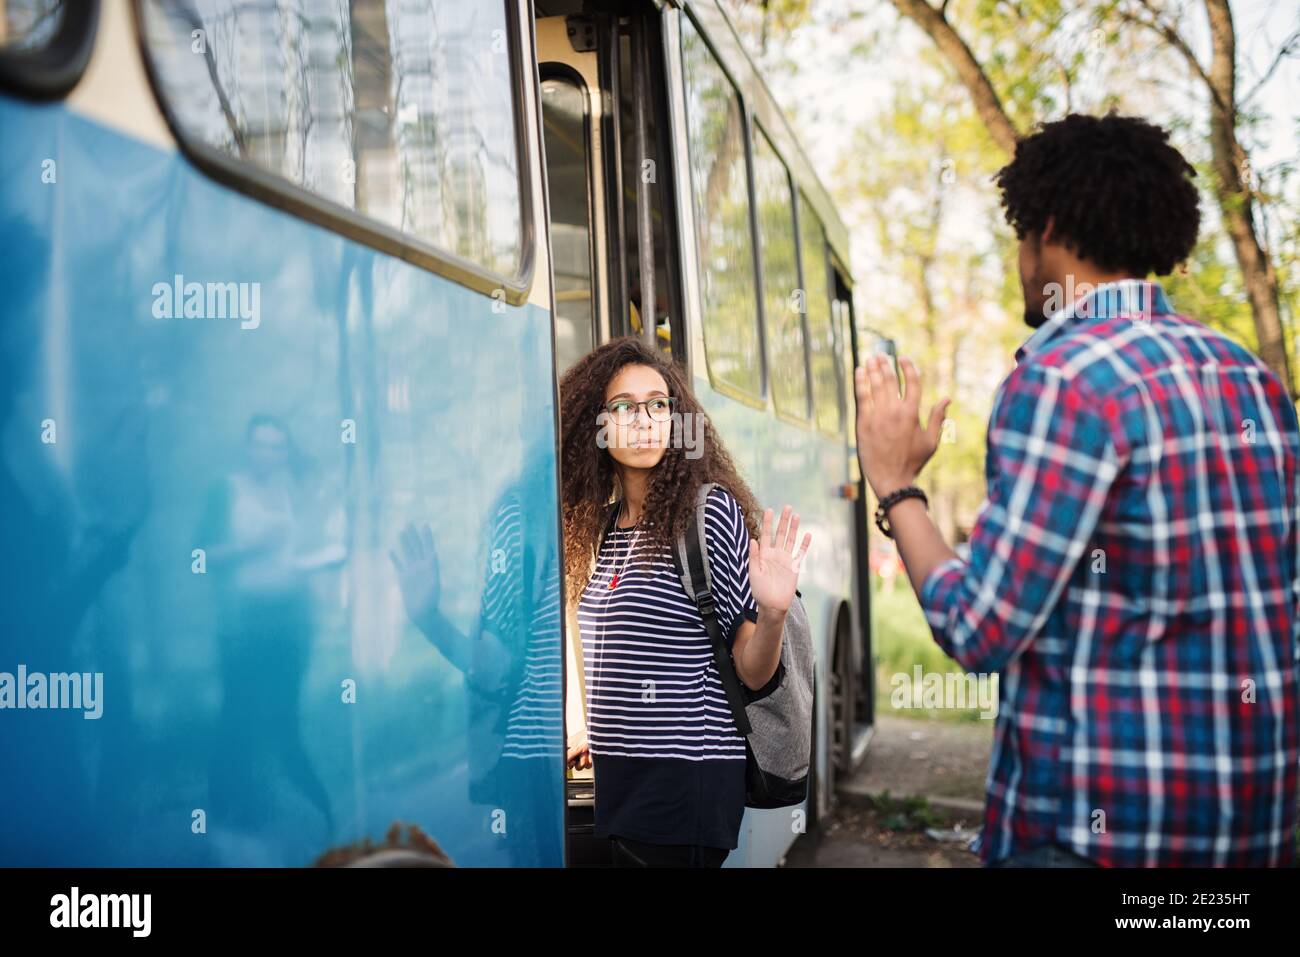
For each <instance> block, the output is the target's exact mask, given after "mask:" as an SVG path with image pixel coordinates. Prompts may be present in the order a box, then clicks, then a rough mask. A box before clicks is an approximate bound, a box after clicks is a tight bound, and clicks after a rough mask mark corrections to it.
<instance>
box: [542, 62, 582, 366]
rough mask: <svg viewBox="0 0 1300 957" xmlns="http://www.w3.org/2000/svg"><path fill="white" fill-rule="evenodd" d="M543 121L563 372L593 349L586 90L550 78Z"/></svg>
mask: <svg viewBox="0 0 1300 957" xmlns="http://www.w3.org/2000/svg"><path fill="white" fill-rule="evenodd" d="M542 120H543V127H544V130H545V139H546V177H547V182H548V184H549V190H550V201H551V259H552V262H553V265H554V269H555V349H556V357H557V361H558V363H559V370H560V371H561V372H563V371H564V370H565V369H567V368H568V367H569V366H571V365H572V364H573V363H574V362H576V361H577V360H578V359H580V358H582V357H583V356H584V355H586V354H587V353H588V352H590V351H591V349H592V345H593V325H592V302H593V296H592V268H591V204H590V193H589V191H588V189H587V150H588V147H587V118H586V101H585V98H584V95H583V92H582V90H581V89H579V88H578V86H577V85H576V84H574V83H573V82H571V81H569V80H561V79H549V80H544V81H543V82H542Z"/></svg>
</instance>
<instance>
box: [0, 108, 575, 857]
mask: <svg viewBox="0 0 1300 957" xmlns="http://www.w3.org/2000/svg"><path fill="white" fill-rule="evenodd" d="M0 128H2V129H3V130H4V131H5V135H4V139H3V144H2V145H0V175H3V180H4V182H5V183H6V184H7V185H6V189H5V190H4V191H2V192H0V236H2V237H3V243H4V250H3V255H2V256H0V285H2V288H3V289H4V296H5V306H4V308H3V311H0V514H2V515H3V543H2V544H0V580H2V581H3V588H2V589H0V621H3V626H0V767H3V768H4V773H5V782H4V787H3V788H0V822H3V824H2V825H0V864H3V865H14V864H27V865H200V866H202V865H305V864H310V863H312V862H313V861H315V860H316V859H317V857H318V856H319V855H321V854H322V853H323V852H326V851H327V850H329V849H331V848H339V847H341V846H343V845H348V844H350V843H352V842H355V841H359V840H361V839H364V838H369V839H371V840H374V841H381V840H382V839H383V837H384V834H385V832H386V831H387V830H388V829H389V827H390V826H391V825H393V824H394V823H398V822H400V823H401V824H404V825H405V824H413V825H418V826H419V827H420V828H421V829H422V830H423V831H424V832H426V833H427V834H428V835H429V836H430V837H432V838H433V839H434V840H436V841H437V842H438V843H439V844H440V845H441V847H442V848H443V850H444V851H445V852H446V853H447V854H448V855H449V856H450V858H451V859H452V861H453V862H455V863H456V864H470V865H505V864H517V865H550V866H558V865H561V864H562V863H563V850H562V836H563V803H564V797H563V747H564V742H563V728H562V718H563V709H562V697H561V678H562V670H561V669H562V661H563V659H562V655H561V643H560V632H559V621H560V615H559V605H558V584H559V572H558V557H557V546H558V528H557V513H556V507H555V501H556V488H555V472H556V465H555V453H554V448H555V429H554V412H555V410H554V398H553V396H554V387H553V372H552V355H551V353H552V339H551V330H550V316H549V315H548V314H547V313H546V312H545V311H544V310H541V309H538V308H537V307H535V306H524V307H519V308H514V307H509V306H507V305H506V304H505V303H503V302H494V300H493V299H491V298H489V297H486V296H483V295H480V294H477V293H473V292H470V291H469V290H466V289H464V288H462V287H459V286H457V285H454V284H452V283H450V282H448V281H447V280H444V279H441V278H439V277H437V276H435V275H433V274H431V273H428V272H426V271H424V270H422V269H418V268H416V267H413V266H411V265H409V264H407V263H404V262H402V261H400V260H397V259H395V258H392V257H389V256H386V255H384V254H381V253H377V252H375V251H374V250H372V249H370V248H368V247H365V246H362V245H359V244H357V243H355V242H352V241H349V240H347V239H345V238H343V237H342V236H340V235H337V234H335V233H333V232H329V231H326V230H324V229H321V228H318V227H315V226H312V225H310V224H307V223H304V222H302V221H300V220H298V219H296V218H294V217H292V216H290V215H288V214H286V213H283V212H281V211H278V210H276V209H273V208H271V207H269V206H266V205H263V204H261V203H259V202H256V201H254V200H251V199H249V198H247V197H245V196H243V195H241V194H239V193H237V192H234V191H232V190H230V189H228V188H225V187H223V186H220V185H218V184H216V183H214V182H212V181H211V180H209V179H208V178H207V177H205V176H204V175H202V174H200V173H199V172H197V171H196V170H195V169H194V168H193V167H192V166H191V165H190V164H189V163H188V162H187V161H185V160H184V159H183V158H182V157H180V156H179V155H177V154H175V153H169V152H165V151H161V150H158V149H156V148H153V147H151V146H146V145H144V144H142V143H140V142H138V141H136V140H133V139H130V138H128V137H125V136H123V135H121V134H119V133H117V132H115V131H113V130H111V129H108V128H106V127H104V126H101V125H99V124H97V123H93V122H90V121H88V120H86V119H84V118H82V117H80V116H78V115H77V114H75V113H73V112H70V111H69V110H67V109H66V108H65V107H63V106H48V105H42V106H32V105H28V104H24V103H17V102H14V101H10V100H6V99H0ZM408 526H409V527H410V529H411V531H410V532H408V534H406V535H405V536H404V535H403V529H406V528H408ZM430 556H436V563H435V562H434V561H433V560H431V558H430ZM399 568H400V569H402V570H404V572H405V574H404V575H399ZM413 618H415V619H418V620H420V621H421V623H422V625H423V627H417V626H416V624H414V623H413ZM480 624H481V625H482V627H481V628H480ZM74 692H76V694H75V695H74ZM54 705H58V707H54Z"/></svg>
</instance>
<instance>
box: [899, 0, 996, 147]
mask: <svg viewBox="0 0 1300 957" xmlns="http://www.w3.org/2000/svg"><path fill="white" fill-rule="evenodd" d="M890 2H891V3H892V4H893V5H894V8H895V9H897V10H898V12H899V13H900V14H902V15H903V16H904V17H906V18H907V19H908V20H911V21H912V22H913V23H915V24H916V25H917V26H919V27H920V28H921V29H922V30H924V31H925V34H926V36H928V37H929V38H930V39H931V41H933V42H934V45H935V46H936V47H937V48H938V49H939V52H940V53H941V54H942V55H943V57H944V59H945V60H947V61H948V64H949V65H950V66H951V67H952V68H953V69H954V70H955V71H956V73H957V78H958V79H959V80H960V81H961V83H962V85H963V86H965V87H966V91H967V92H968V93H969V94H970V96H971V99H972V100H974V103H975V112H976V113H977V114H979V118H980V119H981V120H982V121H983V123H984V127H985V129H987V130H988V132H989V135H990V136H991V137H992V138H993V141H994V142H995V143H997V145H998V146H999V147H1000V148H1001V149H1002V150H1003V151H1004V152H1005V153H1006V154H1007V155H1008V156H1010V155H1012V154H1014V153H1015V151H1016V140H1017V139H1018V138H1019V136H1018V134H1017V133H1016V128H1015V125H1014V124H1013V123H1012V122H1011V118H1010V117H1009V116H1007V111H1006V109H1005V108H1004V107H1003V106H1002V101H1001V100H1000V99H999V98H998V94H997V91H996V90H994V89H993V84H991V83H990V82H989V78H988V77H987V76H986V75H985V74H984V71H983V69H981V67H980V65H979V62H978V61H977V60H976V59H975V55H974V54H973V53H971V50H970V47H968V46H967V45H966V41H964V40H963V39H962V38H961V37H960V36H958V35H957V31H956V30H954V29H953V27H952V24H950V23H949V22H948V21H947V20H946V19H944V15H943V10H942V9H936V8H934V7H932V6H930V4H929V3H927V2H926V0H890ZM945 6H946V4H945Z"/></svg>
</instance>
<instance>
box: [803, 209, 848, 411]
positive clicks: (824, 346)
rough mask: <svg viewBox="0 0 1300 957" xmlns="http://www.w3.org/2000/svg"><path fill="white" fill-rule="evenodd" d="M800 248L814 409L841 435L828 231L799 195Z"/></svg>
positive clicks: (838, 378)
mask: <svg viewBox="0 0 1300 957" xmlns="http://www.w3.org/2000/svg"><path fill="white" fill-rule="evenodd" d="M799 248H800V252H801V253H802V257H803V277H804V278H803V288H804V292H805V293H806V296H805V300H804V301H805V305H806V307H807V310H808V341H809V345H810V347H811V348H810V350H809V352H810V355H811V363H812V365H811V369H812V384H813V408H814V410H815V413H816V419H817V427H818V428H819V429H821V430H822V431H824V432H829V433H831V434H833V435H838V434H839V432H840V426H841V416H840V413H841V409H842V406H841V402H840V388H839V386H840V375H839V371H838V370H837V368H836V367H837V364H838V362H839V359H838V358H837V356H838V353H837V352H836V349H835V330H834V327H833V326H832V325H831V297H830V272H829V271H828V269H827V265H826V234H825V232H824V231H823V230H822V224H821V220H820V219H818V218H817V214H816V213H815V212H813V208H812V206H811V205H810V204H809V203H808V200H807V199H806V198H804V195H803V193H800V194H799Z"/></svg>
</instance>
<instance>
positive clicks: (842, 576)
mask: <svg viewBox="0 0 1300 957" xmlns="http://www.w3.org/2000/svg"><path fill="white" fill-rule="evenodd" d="M695 393H696V395H697V396H698V397H699V399H700V402H701V403H702V404H703V406H704V408H705V409H706V410H707V411H708V414H709V420H710V422H711V424H712V425H713V427H714V428H716V429H717V432H718V435H720V436H721V437H722V441H723V443H724V444H725V445H726V447H727V450H728V452H730V453H731V455H732V457H733V458H734V459H735V461H736V464H737V466H738V468H739V470H740V473H741V475H742V476H743V477H744V478H745V479H746V481H748V482H749V485H750V488H751V490H752V491H753V492H754V495H755V496H756V497H757V498H758V504H759V506H760V507H761V508H770V509H772V513H773V517H772V520H773V523H774V526H775V523H776V522H778V521H779V520H780V514H781V508H782V507H783V506H785V505H790V506H792V507H793V510H795V511H797V512H798V513H799V537H800V539H801V540H802V538H803V534H804V533H805V532H811V533H812V536H813V544H812V547H811V548H810V549H809V551H808V558H807V560H806V562H805V564H804V565H803V568H802V569H801V571H800V573H799V591H800V593H801V595H802V601H803V604H804V607H805V608H806V609H807V611H808V621H809V625H810V626H811V627H812V633H813V639H814V645H813V647H814V651H815V654H816V681H817V688H818V698H819V699H820V700H819V702H818V705H819V706H820V707H822V708H823V709H824V708H826V707H827V704H828V700H829V693H828V691H827V689H829V688H830V669H831V667H832V665H833V662H832V655H831V652H832V648H831V644H830V640H831V634H832V630H833V627H834V610H835V609H837V608H838V607H839V605H840V603H841V602H843V601H847V600H851V596H852V594H853V592H852V578H851V575H852V569H853V554H852V543H851V538H850V536H851V533H852V528H851V526H850V525H849V524H848V523H846V522H845V520H844V509H845V501H844V500H843V499H840V498H837V497H835V495H834V492H835V491H836V489H837V488H838V486H839V484H840V483H842V482H843V481H845V478H846V476H847V472H848V461H847V458H846V456H845V451H844V442H843V440H842V439H830V438H827V437H826V436H823V435H820V434H818V433H816V432H813V431H812V430H810V429H807V428H801V427H798V426H794V425H791V424H789V423H786V422H782V421H781V420H780V419H778V418H776V416H774V415H773V414H772V413H771V412H769V411H765V410H759V409H754V408H750V407H748V406H745V405H742V404H741V403H739V402H737V401H736V400H734V399H732V398H729V397H727V396H725V395H722V394H720V393H718V392H717V391H715V390H714V389H713V388H712V386H711V385H710V384H709V381H708V379H707V378H701V377H697V378H696V380H695ZM826 725H827V722H826V720H825V715H823V716H822V720H821V721H820V723H819V727H820V731H819V740H817V741H814V742H813V754H812V760H813V761H814V762H815V763H816V766H817V767H818V768H819V769H823V768H825V767H826V762H827V760H828V740H829V736H828V734H827V730H826ZM820 773H822V774H823V776H824V773H825V772H824V771H821V772H820ZM801 811H802V812H803V813H802V816H799V815H800V813H801ZM806 821H807V815H806V808H805V807H804V806H801V807H799V808H776V809H770V810H757V809H754V808H746V810H745V819H744V822H743V823H742V825H741V836H740V846H739V847H738V848H737V849H736V850H735V851H734V852H732V854H731V856H730V857H728V858H727V861H726V863H725V866H727V867H772V866H774V865H775V864H776V863H777V862H778V861H780V859H781V858H782V857H783V856H784V855H785V853H786V851H787V850H789V848H790V845H791V844H792V843H794V840H795V838H796V837H798V836H799V833H801V831H800V828H801V826H802V824H803V823H804V822H806Z"/></svg>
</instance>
